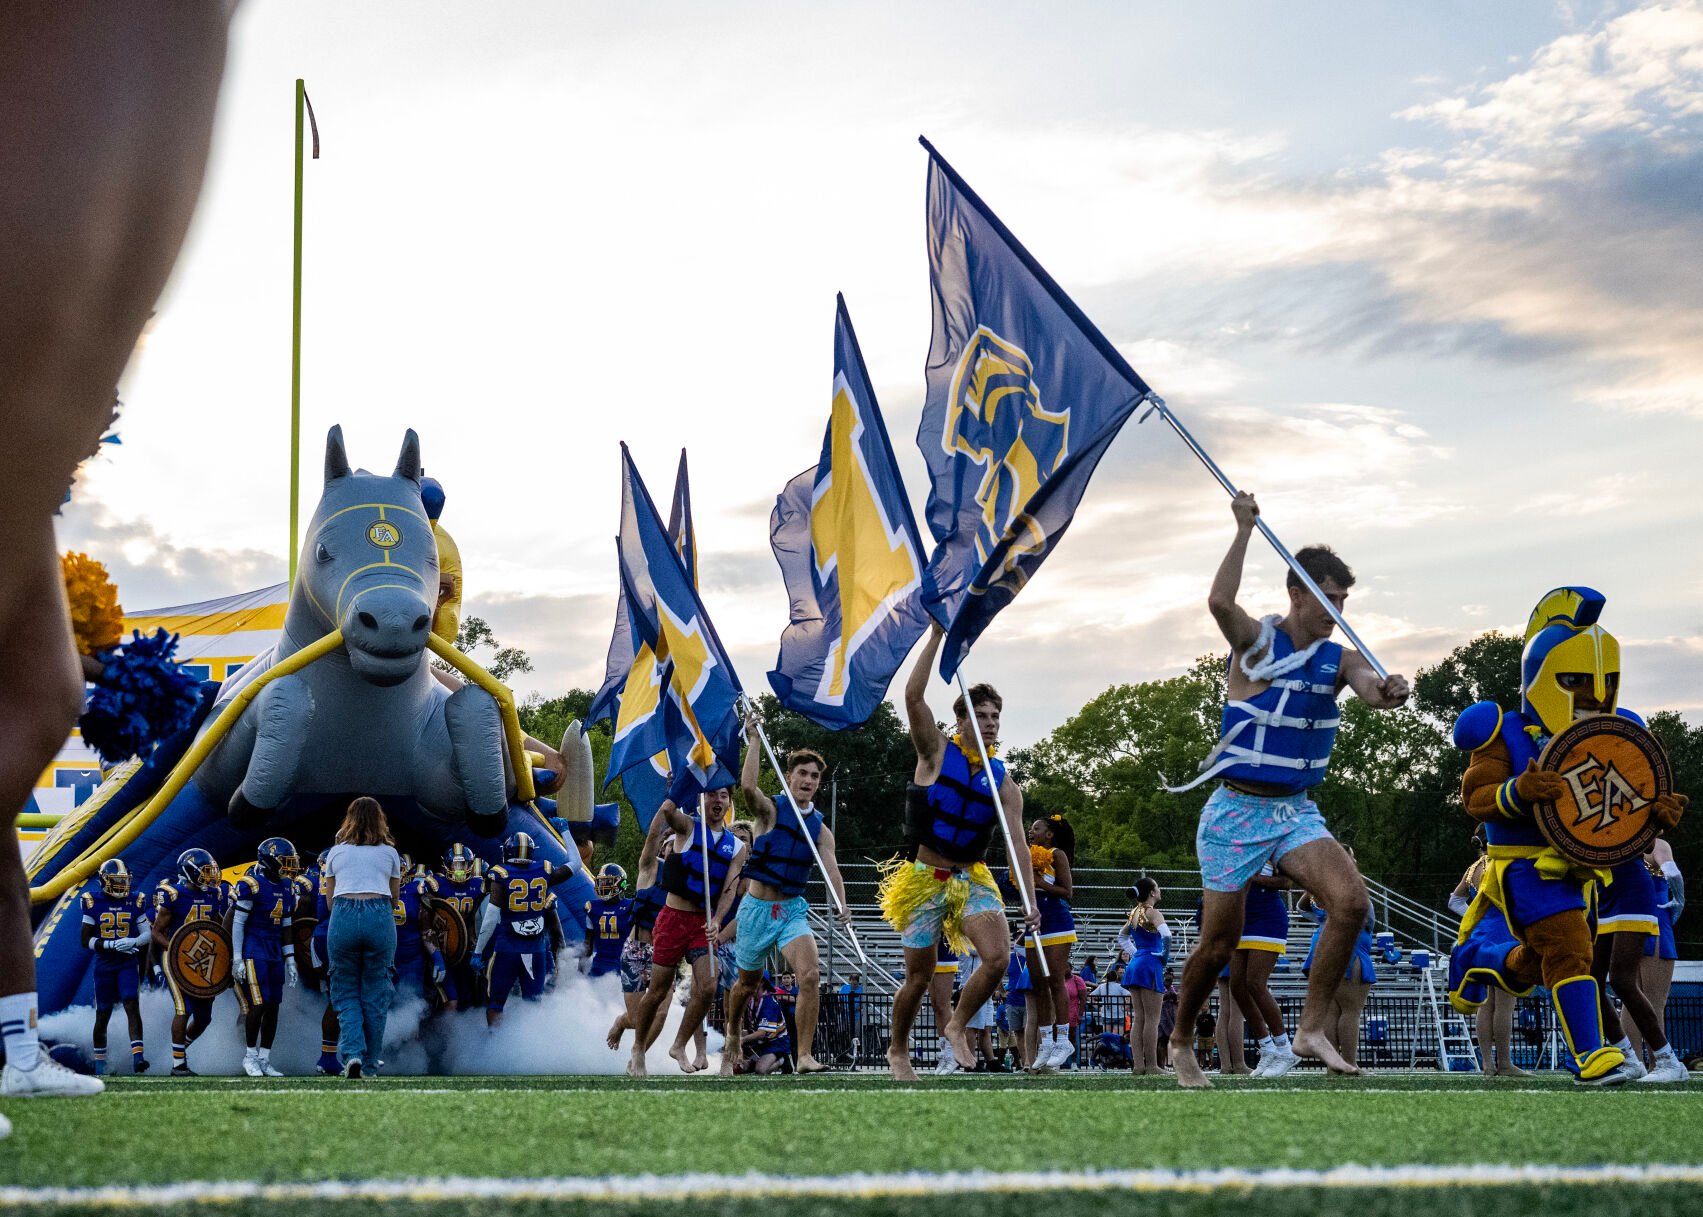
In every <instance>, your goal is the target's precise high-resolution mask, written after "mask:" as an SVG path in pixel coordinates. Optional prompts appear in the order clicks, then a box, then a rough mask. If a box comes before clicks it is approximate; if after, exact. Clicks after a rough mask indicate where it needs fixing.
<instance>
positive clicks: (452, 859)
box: [443, 841, 478, 883]
mask: <svg viewBox="0 0 1703 1217" xmlns="http://www.w3.org/2000/svg"><path fill="white" fill-rule="evenodd" d="M473 863H474V858H473V851H472V850H470V849H468V848H467V846H465V845H463V844H462V843H461V842H460V841H457V842H456V843H455V844H454V845H451V846H450V847H449V849H448V850H446V851H445V852H444V856H443V873H444V874H446V875H448V876H449V877H450V880H451V881H452V882H454V883H466V882H467V880H468V879H470V878H472V877H473V876H474V875H476V874H478V871H477V870H476V869H475V867H474V865H473Z"/></svg>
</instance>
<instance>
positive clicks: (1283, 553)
mask: <svg viewBox="0 0 1703 1217" xmlns="http://www.w3.org/2000/svg"><path fill="white" fill-rule="evenodd" d="M1147 402H1148V405H1147V409H1146V410H1145V411H1143V412H1142V415H1141V417H1140V418H1138V419H1137V420H1136V422H1137V423H1144V422H1146V421H1147V420H1148V418H1149V417H1150V416H1151V415H1152V414H1153V412H1154V411H1155V410H1157V411H1158V412H1159V417H1161V418H1163V419H1164V420H1165V421H1166V422H1167V423H1169V424H1170V425H1171V430H1173V431H1175V432H1176V433H1177V435H1178V437H1179V438H1180V439H1181V440H1182V441H1183V443H1185V444H1187V445H1188V446H1189V451H1191V452H1193V453H1194V454H1195V455H1196V456H1197V457H1199V458H1200V463H1201V464H1203V465H1205V466H1206V468H1207V471H1208V472H1210V473H1211V474H1212V476H1213V477H1215V478H1217V479H1218V484H1219V485H1220V486H1222V487H1224V489H1225V490H1226V491H1227V492H1228V493H1229V495H1230V497H1231V498H1235V497H1236V496H1237V495H1238V494H1240V493H1241V492H1240V491H1238V490H1237V489H1236V486H1235V483H1233V482H1231V481H1230V479H1229V478H1227V477H1225V476H1224V471H1223V470H1222V469H1220V468H1219V467H1218V465H1217V463H1216V462H1215V461H1213V459H1212V458H1211V457H1210V456H1208V455H1207V454H1206V449H1205V448H1202V447H1201V446H1200V441H1198V440H1197V439H1195V437H1194V436H1192V435H1190V434H1189V430H1188V428H1187V427H1185V426H1183V424H1182V423H1181V422H1179V421H1178V420H1177V416H1176V415H1175V414H1173V413H1171V407H1169V406H1167V405H1166V404H1165V399H1164V398H1163V397H1160V396H1159V395H1158V394H1157V393H1149V394H1148V395H1147ZM1254 527H1256V528H1258V529H1259V530H1260V535H1261V536H1263V537H1264V538H1265V539H1266V540H1267V541H1269V542H1270V543H1271V547H1272V548H1273V549H1275V550H1276V551H1277V555H1278V557H1280V558H1282V559H1283V560H1284V561H1285V562H1287V563H1288V564H1289V569H1290V570H1292V571H1294V572H1295V576H1296V578H1298V579H1300V580H1301V582H1302V583H1303V584H1304V585H1306V588H1307V590H1308V591H1310V592H1312V593H1313V595H1314V596H1315V597H1317V598H1318V601H1319V603H1320V604H1322V605H1323V606H1324V609H1325V612H1327V613H1329V614H1330V619H1331V620H1332V621H1334V622H1336V624H1337V628H1338V629H1340V630H1341V631H1342V633H1343V636H1344V637H1345V638H1347V639H1348V640H1349V641H1350V642H1352V643H1353V644H1354V649H1355V650H1357V651H1359V652H1360V654H1361V655H1362V656H1364V657H1365V659H1366V662H1367V663H1369V664H1371V665H1372V670H1373V671H1374V672H1376V673H1377V674H1378V678H1379V679H1380V680H1388V679H1389V675H1390V674H1389V673H1388V672H1387V671H1385V670H1384V665H1383V664H1381V663H1379V662H1378V657H1377V656H1376V655H1373V654H1372V652H1371V650H1370V648H1368V647H1367V646H1366V644H1365V643H1364V642H1362V641H1360V635H1358V634H1356V633H1355V632H1354V629H1353V627H1352V626H1350V625H1349V624H1348V622H1346V621H1344V620H1343V618H1342V614H1341V613H1340V612H1338V611H1337V607H1336V605H1334V604H1332V603H1331V602H1330V601H1329V600H1328V599H1327V598H1326V597H1325V594H1324V592H1323V591H1321V590H1320V588H1319V585H1318V584H1317V583H1315V582H1313V577H1312V576H1311V575H1309V574H1308V573H1307V572H1306V571H1305V570H1303V569H1301V564H1300V563H1299V562H1297V561H1295V556H1294V555H1293V554H1291V553H1290V552H1289V550H1288V549H1287V548H1285V547H1284V544H1283V542H1282V541H1279V540H1278V539H1277V534H1276V533H1274V532H1272V531H1271V529H1270V528H1269V527H1267V525H1266V522H1265V520H1264V519H1263V518H1261V517H1260V516H1257V515H1256V516H1255V517H1254Z"/></svg>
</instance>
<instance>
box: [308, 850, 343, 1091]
mask: <svg viewBox="0 0 1703 1217" xmlns="http://www.w3.org/2000/svg"><path fill="white" fill-rule="evenodd" d="M330 852H331V851H330V850H328V849H326V850H321V851H320V853H319V857H317V858H315V859H314V863H313V865H312V866H311V867H309V868H308V869H307V870H305V871H303V872H302V876H301V880H300V881H299V883H298V886H299V887H300V888H301V891H302V899H303V900H306V899H307V897H308V896H309V895H311V896H312V897H313V915H314V923H313V938H312V939H311V940H310V941H309V943H308V955H309V958H308V972H309V973H310V975H311V979H310V980H309V982H308V983H309V984H311V985H313V986H315V987H316V989H317V991H318V992H320V993H323V994H325V1013H324V1014H322V1015H320V1016H319V1060H318V1061H317V1062H316V1063H315V1064H314V1072H315V1073H318V1074H319V1075H320V1076H321V1077H337V1076H338V1075H339V1074H341V1073H342V1072H343V1067H342V1065H341V1064H339V1063H338V1060H337V1038H338V1036H339V1035H340V1034H342V1024H341V1023H339V1022H338V1021H337V1007H336V1006H334V1005H332V1004H331V946H330V935H331V894H330V887H331V879H330V877H329V876H328V875H327V874H326V873H325V855H326V854H328V853H330Z"/></svg>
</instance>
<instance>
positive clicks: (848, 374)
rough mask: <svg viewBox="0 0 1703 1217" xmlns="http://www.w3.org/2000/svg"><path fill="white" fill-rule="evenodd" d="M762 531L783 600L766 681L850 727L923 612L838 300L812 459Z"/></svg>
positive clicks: (883, 432) (914, 553) (918, 630)
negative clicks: (821, 428) (826, 401)
mask: <svg viewBox="0 0 1703 1217" xmlns="http://www.w3.org/2000/svg"><path fill="white" fill-rule="evenodd" d="M769 540H770V544H771V546H772V547H773V549H774V552H775V561H776V562H778V563H779V564H780V568H781V574H782V576H783V577H784V578H785V580H786V589H787V596H788V598H789V599H790V600H791V601H792V612H791V621H792V624H791V625H789V626H788V627H787V629H786V632H785V633H784V634H782V635H781V650H780V658H779V660H778V661H777V662H776V666H775V670H774V671H772V672H770V673H769V684H770V685H771V686H773V688H774V690H775V695H776V696H777V697H778V698H779V699H780V702H781V704H782V705H783V706H786V707H787V708H788V709H790V710H796V711H798V712H799V713H800V714H803V715H805V716H806V717H808V718H809V719H811V720H812V721H814V722H816V723H819V724H821V725H822V726H824V727H827V728H830V729H832V730H840V729H842V728H846V727H857V726H861V725H862V724H863V723H864V722H865V720H867V719H868V718H869V716H870V714H871V713H873V712H874V710H875V707H876V706H877V705H878V704H880V702H881V699H882V698H884V697H886V696H887V686H888V684H889V683H891V681H892V679H893V673H894V672H896V671H897V670H898V668H899V665H900V664H901V663H903V662H904V661H905V656H906V655H907V654H909V653H910V649H911V647H912V645H913V644H915V642H916V640H917V638H918V637H920V636H921V634H922V632H923V630H925V629H927V628H928V613H927V610H925V609H924V608H923V604H922V590H923V554H924V550H923V545H922V537H921V534H920V533H918V531H917V523H916V518H915V517H914V516H913V515H912V514H911V503H910V500H909V499H908V498H907V497H906V495H905V484H904V482H903V480H902V479H901V478H900V476H899V465H898V462H897V460H896V459H895V458H894V455H893V443H892V441H891V440H890V439H888V437H887V426H886V424H885V423H883V422H882V421H881V411H880V409H879V408H878V407H877V405H876V402H875V390H874V388H873V386H871V384H870V383H869V372H868V369H866V368H865V367H864V363H863V353H862V352H861V351H860V350H859V349H858V345H857V335H856V333H854V332H853V330H852V324H851V317H850V316H849V315H848V314H847V312H846V302H845V299H844V298H843V297H840V298H837V303H836V309H835V318H834V395H833V403H832V406H831V409H830V412H829V416H828V429H827V433H826V434H825V435H824V436H823V439H822V457H821V460H820V461H819V462H818V463H817V465H816V467H815V468H814V469H807V470H805V471H804V472H803V473H801V474H799V475H798V476H797V477H795V478H793V479H792V481H790V482H788V483H787V486H786V489H785V490H783V491H782V492H781V494H780V497H779V498H778V499H776V500H775V510H774V513H773V514H772V515H771V516H770V517H769Z"/></svg>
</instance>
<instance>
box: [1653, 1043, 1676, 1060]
mask: <svg viewBox="0 0 1703 1217" xmlns="http://www.w3.org/2000/svg"><path fill="white" fill-rule="evenodd" d="M1676 1055H1677V1054H1676V1053H1675V1052H1674V1050H1673V1044H1672V1043H1667V1044H1663V1045H1662V1046H1661V1047H1660V1048H1657V1049H1656V1050H1655V1053H1654V1055H1653V1056H1652V1057H1651V1059H1652V1060H1654V1061H1671V1060H1673V1059H1674V1058H1675V1056H1676Z"/></svg>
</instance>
